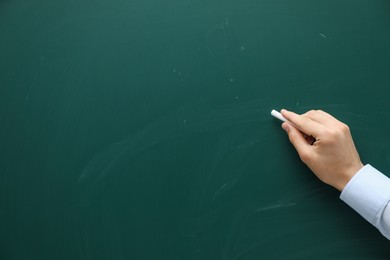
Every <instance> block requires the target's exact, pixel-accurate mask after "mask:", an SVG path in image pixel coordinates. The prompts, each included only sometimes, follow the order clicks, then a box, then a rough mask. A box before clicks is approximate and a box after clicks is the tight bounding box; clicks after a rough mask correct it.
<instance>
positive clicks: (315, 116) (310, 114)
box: [302, 110, 329, 124]
mask: <svg viewBox="0 0 390 260" xmlns="http://www.w3.org/2000/svg"><path fill="white" fill-rule="evenodd" d="M302 116H304V117H307V118H310V119H311V120H313V121H316V122H317V123H320V124H324V123H326V121H329V117H328V116H326V115H324V114H323V113H321V112H320V111H319V110H310V111H307V112H306V113H304V114H302Z"/></svg>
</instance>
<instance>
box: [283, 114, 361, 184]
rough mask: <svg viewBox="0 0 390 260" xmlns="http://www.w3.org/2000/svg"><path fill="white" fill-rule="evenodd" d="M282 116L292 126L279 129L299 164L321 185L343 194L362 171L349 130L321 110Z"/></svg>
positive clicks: (285, 124) (286, 124) (284, 124)
mask: <svg viewBox="0 0 390 260" xmlns="http://www.w3.org/2000/svg"><path fill="white" fill-rule="evenodd" d="M281 113H282V115H283V116H284V117H285V118H286V119H287V120H288V121H289V122H291V123H292V124H291V123H288V122H285V123H283V124H282V127H283V129H284V130H285V131H286V132H287V134H288V137H289V139H290V141H291V143H292V144H293V145H294V147H295V149H296V150H297V152H298V154H299V157H300V158H301V160H302V161H303V162H304V163H305V164H306V165H307V166H308V167H309V168H310V170H312V172H313V173H314V174H315V175H316V176H317V177H318V178H319V179H320V180H321V181H323V182H325V183H327V184H329V185H331V186H333V187H335V188H336V189H338V190H339V191H342V190H343V189H344V187H345V186H346V185H347V183H348V182H349V180H350V179H351V178H352V177H353V176H354V175H355V174H356V173H357V172H358V171H359V170H360V169H361V168H362V167H363V164H362V162H361V161H360V158H359V154H358V152H357V151H356V148H355V144H354V143H353V140H352V136H351V133H350V130H349V127H348V126H347V125H346V124H344V123H342V122H340V121H338V120H337V119H336V118H334V117H332V116H331V115H329V114H328V113H326V112H324V111H321V110H311V111H309V112H307V113H305V114H303V115H298V114H295V113H293V112H290V111H287V110H284V109H283V110H282V111H281Z"/></svg>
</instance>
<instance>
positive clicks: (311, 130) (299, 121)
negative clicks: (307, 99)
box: [281, 109, 324, 138]
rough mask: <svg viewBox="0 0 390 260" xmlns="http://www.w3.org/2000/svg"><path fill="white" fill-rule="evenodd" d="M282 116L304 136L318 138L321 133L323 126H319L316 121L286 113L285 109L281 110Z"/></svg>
mask: <svg viewBox="0 0 390 260" xmlns="http://www.w3.org/2000/svg"><path fill="white" fill-rule="evenodd" d="M281 112H282V115H283V116H284V117H285V118H286V119H287V120H288V121H289V122H291V123H292V124H293V125H294V126H295V127H297V128H298V129H299V130H301V131H302V132H304V133H305V134H308V135H311V136H313V137H314V138H316V137H317V136H319V135H320V134H321V131H322V130H323V128H324V127H323V125H321V124H319V123H318V122H316V121H313V120H312V119H310V118H308V117H305V116H301V115H298V114H296V113H294V112H290V111H287V110H285V109H282V111H281Z"/></svg>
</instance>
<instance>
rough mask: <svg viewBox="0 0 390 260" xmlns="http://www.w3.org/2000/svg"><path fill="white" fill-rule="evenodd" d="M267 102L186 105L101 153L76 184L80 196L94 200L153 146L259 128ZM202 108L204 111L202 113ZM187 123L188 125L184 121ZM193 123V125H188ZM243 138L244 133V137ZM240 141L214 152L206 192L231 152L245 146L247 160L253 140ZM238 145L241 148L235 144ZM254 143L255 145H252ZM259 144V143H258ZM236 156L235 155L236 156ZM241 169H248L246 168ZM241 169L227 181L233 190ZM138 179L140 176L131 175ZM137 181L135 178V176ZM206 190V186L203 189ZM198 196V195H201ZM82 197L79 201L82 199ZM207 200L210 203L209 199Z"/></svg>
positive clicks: (222, 141) (225, 140)
mask: <svg viewBox="0 0 390 260" xmlns="http://www.w3.org/2000/svg"><path fill="white" fill-rule="evenodd" d="M264 102H267V99H258V100H253V101H250V102H242V103H233V104H230V105H227V106H225V107H217V108H210V107H208V106H206V105H199V104H194V105H191V104H189V105H187V106H185V107H182V108H180V109H179V110H177V111H175V112H172V113H171V114H168V115H165V116H163V117H161V118H160V119H158V120H155V121H154V122H152V123H150V125H149V126H147V127H145V128H144V129H142V130H140V131H139V132H138V133H136V134H134V135H131V136H129V137H128V138H126V139H124V140H121V141H118V142H116V143H113V144H111V145H110V146H109V147H107V148H106V149H104V150H102V151H100V152H98V153H97V154H96V155H95V156H93V158H91V160H90V161H89V162H88V163H87V164H86V165H85V167H84V169H83V170H82V172H81V173H80V175H79V178H78V180H77V183H76V188H77V190H79V192H82V193H84V197H90V196H94V195H96V194H99V192H101V191H102V190H103V189H104V188H105V187H106V186H107V185H109V184H110V182H111V181H112V180H115V179H116V178H117V177H118V175H119V174H125V173H123V167H124V165H126V167H128V165H129V164H131V162H132V158H133V157H134V156H136V155H138V154H140V153H142V152H144V151H146V150H148V149H151V148H152V147H153V146H155V145H158V144H160V143H164V142H169V141H171V140H174V139H175V138H182V137H186V136H188V137H189V138H190V137H191V136H192V135H194V134H197V135H199V134H204V133H213V132H220V131H223V130H224V129H230V128H232V127H236V128H239V127H241V126H242V125H247V124H255V125H256V127H259V126H261V125H264V124H261V122H266V121H268V120H269V116H268V114H269V113H268V112H269V111H268V110H269V108H268V107H266V108H264V107H262V106H261V105H259V104H264ZM193 106H195V107H197V114H196V115H193V116H188V117H187V118H185V119H182V115H183V114H186V115H191V113H192V111H193V110H194V108H193ZM200 107H201V109H202V110H199V108H200ZM180 118H181V122H183V123H184V124H187V126H186V127H184V128H183V127H182V126H183V124H179V125H178V124H177V122H178V119H179V120H180ZM183 120H185V122H184V121H183ZM188 122H191V124H188ZM242 135H243V136H244V133H242ZM237 138H238V139H237V140H234V139H233V140H232V139H231V137H229V136H227V137H225V138H220V139H219V144H217V146H216V148H215V153H214V155H210V158H209V159H210V161H211V165H210V161H209V162H206V164H207V169H204V170H206V172H207V174H206V175H207V176H208V177H206V179H203V181H204V183H203V184H207V185H206V186H207V187H206V189H207V190H208V191H210V183H211V182H210V181H211V179H210V178H212V176H213V174H214V173H215V172H217V171H218V167H219V164H220V163H221V162H223V163H226V162H225V161H226V160H227V161H228V160H229V158H230V157H231V156H233V155H234V154H232V152H235V151H229V148H231V147H234V146H238V145H243V146H244V148H245V149H240V150H239V151H240V153H239V154H240V156H244V155H245V153H246V152H247V151H248V149H251V147H252V144H253V141H254V140H253V136H248V137H247V140H245V139H244V140H242V137H237ZM238 141H240V142H242V143H241V144H238V145H237V144H235V143H237V142H238ZM251 142H252V144H251ZM255 142H259V140H257V141H256V140H255ZM235 153H236V152H235ZM241 167H245V165H244V164H243V165H242V166H241ZM242 172H243V170H242V169H237V172H236V173H235V174H234V175H232V176H230V177H229V178H227V179H226V181H225V182H224V183H229V189H230V187H233V186H234V185H235V183H237V181H238V180H239V179H240V176H241V175H242V174H243V173H242ZM132 174H134V175H136V174H137V173H132ZM135 177H136V176H135ZM203 187H204V186H203ZM229 189H227V187H225V188H223V189H221V190H220V191H219V192H217V193H216V194H214V195H211V198H210V196H209V195H207V196H206V197H204V199H205V201H212V199H213V197H215V198H217V197H218V196H220V194H222V193H223V192H224V191H226V190H229ZM198 195H199V194H198ZM82 196H83V195H81V196H80V197H82ZM207 197H208V199H207Z"/></svg>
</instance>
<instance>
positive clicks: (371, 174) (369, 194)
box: [340, 164, 390, 239]
mask: <svg viewBox="0 0 390 260" xmlns="http://www.w3.org/2000/svg"><path fill="white" fill-rule="evenodd" d="M340 198H341V200H343V201H344V202H345V203H347V204H348V205H349V206H350V207H351V208H353V209H354V210H355V211H357V212H358V213H359V214H360V215H362V216H363V217H364V218H365V219H366V220H367V221H368V222H370V223H371V224H372V225H374V226H375V227H376V228H378V229H379V231H380V232H381V233H382V234H383V235H384V236H385V237H386V238H387V239H390V205H389V201H390V179H389V178H388V177H387V176H386V175H384V174H382V173H381V172H379V171H378V170H377V169H375V168H374V167H372V166H371V165H369V164H367V165H365V166H364V167H363V168H362V169H361V170H360V171H358V172H357V173H356V174H355V176H353V177H352V179H351V180H350V181H349V182H348V184H347V185H346V186H345V188H344V190H343V191H342V193H341V195H340Z"/></svg>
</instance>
